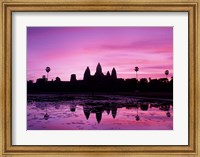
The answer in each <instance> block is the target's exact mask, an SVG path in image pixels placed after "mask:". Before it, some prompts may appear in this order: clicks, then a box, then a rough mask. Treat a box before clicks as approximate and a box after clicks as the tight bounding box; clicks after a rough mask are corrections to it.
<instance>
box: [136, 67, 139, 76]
mask: <svg viewBox="0 0 200 157" xmlns="http://www.w3.org/2000/svg"><path fill="white" fill-rule="evenodd" d="M138 71H139V68H138V67H135V72H136V79H137V72H138Z"/></svg>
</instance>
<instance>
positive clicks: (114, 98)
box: [26, 26, 173, 130]
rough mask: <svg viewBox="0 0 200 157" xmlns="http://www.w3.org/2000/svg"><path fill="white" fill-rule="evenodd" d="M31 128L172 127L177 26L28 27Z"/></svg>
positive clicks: (28, 91)
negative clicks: (174, 45) (174, 32)
mask: <svg viewBox="0 0 200 157" xmlns="http://www.w3.org/2000/svg"><path fill="white" fill-rule="evenodd" d="M26 34H27V36H26V43H27V45H26V47H27V49H26V51H27V54H26V57H27V63H26V64H27V67H26V69H27V71H26V73H27V74H26V75H27V76H26V81H27V110H26V111H27V120H26V121H27V126H26V128H27V130H173V27H172V26H66V27H64V26H62V27H55V26H48V27H47V26H41V27H40V26H28V27H27V28H26Z"/></svg>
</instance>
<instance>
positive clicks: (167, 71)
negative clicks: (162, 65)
mask: <svg viewBox="0 0 200 157" xmlns="http://www.w3.org/2000/svg"><path fill="white" fill-rule="evenodd" d="M165 75H166V78H167V75H169V70H165Z"/></svg>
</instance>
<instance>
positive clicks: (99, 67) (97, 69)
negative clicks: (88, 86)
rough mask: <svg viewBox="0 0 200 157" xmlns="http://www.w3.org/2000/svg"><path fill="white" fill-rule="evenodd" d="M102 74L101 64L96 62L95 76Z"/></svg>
mask: <svg viewBox="0 0 200 157" xmlns="http://www.w3.org/2000/svg"><path fill="white" fill-rule="evenodd" d="M102 75H103V73H102V68H101V64H100V63H98V65H97V68H96V73H95V76H102Z"/></svg>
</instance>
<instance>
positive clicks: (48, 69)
mask: <svg viewBox="0 0 200 157" xmlns="http://www.w3.org/2000/svg"><path fill="white" fill-rule="evenodd" d="M45 70H46V72H47V80H48V73H49V72H50V71H51V69H50V67H46V69H45Z"/></svg>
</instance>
